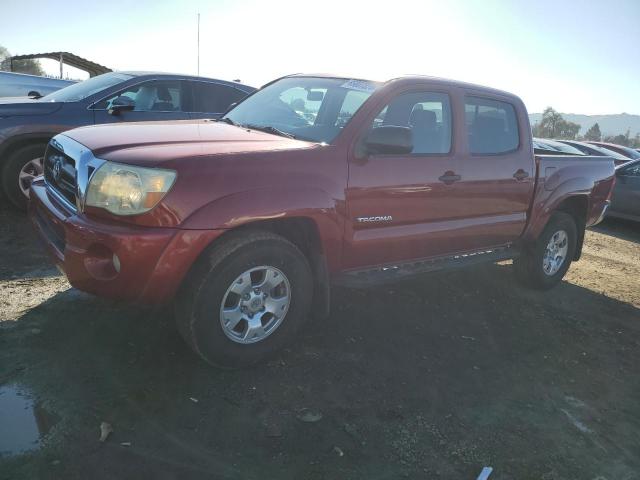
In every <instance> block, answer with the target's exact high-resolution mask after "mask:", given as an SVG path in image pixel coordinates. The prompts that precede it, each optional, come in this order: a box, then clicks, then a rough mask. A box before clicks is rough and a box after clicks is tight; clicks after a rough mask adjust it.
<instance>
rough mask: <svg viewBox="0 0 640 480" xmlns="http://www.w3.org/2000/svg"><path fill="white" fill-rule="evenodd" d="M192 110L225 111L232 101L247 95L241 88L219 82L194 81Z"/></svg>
mask: <svg viewBox="0 0 640 480" xmlns="http://www.w3.org/2000/svg"><path fill="white" fill-rule="evenodd" d="M191 85H193V107H192V108H191V111H192V112H201V113H223V112H226V111H227V109H228V108H229V107H230V106H231V104H232V103H236V102H239V101H240V100H242V99H244V97H246V96H247V94H246V93H244V92H243V91H241V90H238V89H237V88H234V87H230V86H227V85H221V84H219V83H207V82H192V83H191Z"/></svg>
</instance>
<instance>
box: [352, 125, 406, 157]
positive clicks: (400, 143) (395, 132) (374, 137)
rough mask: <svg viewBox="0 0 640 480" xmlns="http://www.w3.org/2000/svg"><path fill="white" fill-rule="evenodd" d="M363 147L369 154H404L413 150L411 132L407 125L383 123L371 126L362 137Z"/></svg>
mask: <svg viewBox="0 0 640 480" xmlns="http://www.w3.org/2000/svg"><path fill="white" fill-rule="evenodd" d="M364 147H365V150H366V152H367V153H370V154H398V155H401V154H406V153H411V151H412V150H413V134H412V133H411V129H410V128H409V127H398V126H395V125H383V126H381V127H376V128H373V129H371V130H370V131H369V133H368V134H367V136H366V137H365V138H364Z"/></svg>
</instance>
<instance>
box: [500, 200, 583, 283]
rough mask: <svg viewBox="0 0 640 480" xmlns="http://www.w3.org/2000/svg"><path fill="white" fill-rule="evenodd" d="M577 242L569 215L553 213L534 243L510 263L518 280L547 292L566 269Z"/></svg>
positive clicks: (571, 218)
mask: <svg viewBox="0 0 640 480" xmlns="http://www.w3.org/2000/svg"><path fill="white" fill-rule="evenodd" d="M576 243H577V228H576V223H575V221H574V219H573V217H572V216H571V215H568V214H566V213H562V212H557V213H554V214H553V216H552V217H551V219H550V220H549V223H547V226H546V227H545V228H544V230H543V232H542V234H541V235H540V237H538V239H537V241H536V243H535V244H533V245H531V246H530V247H529V248H526V249H525V250H524V251H523V252H522V255H521V256H520V257H518V258H516V259H515V260H514V261H513V266H514V269H515V272H516V276H517V277H518V279H519V280H520V281H521V282H522V283H524V284H526V285H527V286H530V287H533V288H537V289H540V290H547V289H550V288H552V287H554V286H555V285H556V284H558V283H559V282H560V281H561V280H562V278H563V277H564V275H565V274H566V273H567V270H569V266H570V265H571V261H572V259H573V257H574V256H575V251H576Z"/></svg>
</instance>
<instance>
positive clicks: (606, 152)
mask: <svg viewBox="0 0 640 480" xmlns="http://www.w3.org/2000/svg"><path fill="white" fill-rule="evenodd" d="M589 146H590V147H591V148H593V149H594V150H596V151H598V152H600V153H601V154H602V155H605V156H607V157H613V158H618V159H621V160H628V158H627V157H625V156H624V155H621V154H619V153H618V152H614V151H613V150H609V149H608V148H605V147H601V146H600V145H593V144H591V145H589Z"/></svg>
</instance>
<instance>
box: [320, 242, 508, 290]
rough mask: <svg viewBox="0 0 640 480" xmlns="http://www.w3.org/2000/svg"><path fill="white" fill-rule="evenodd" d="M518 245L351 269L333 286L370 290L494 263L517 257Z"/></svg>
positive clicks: (333, 280) (338, 277) (334, 278)
mask: <svg viewBox="0 0 640 480" xmlns="http://www.w3.org/2000/svg"><path fill="white" fill-rule="evenodd" d="M519 254H520V252H519V250H518V248H517V247H515V246H508V247H500V248H494V249H487V250H479V251H476V252H469V253H460V254H456V255H451V256H447V257H438V258H432V259H429V260H418V261H412V262H407V263H401V264H398V265H385V266H378V267H375V268H367V269H363V270H350V271H347V272H342V273H340V274H338V275H335V276H334V277H333V278H332V283H333V284H335V285H340V286H344V287H355V288H362V287H370V286H374V285H382V284H385V283H393V282H397V281H399V280H405V279H407V278H411V277H414V276H417V275H421V274H424V273H429V272H437V271H442V270H453V269H458V268H465V267H468V266H471V265H477V264H480V263H494V262H500V261H502V260H510V259H512V258H516V257H518V256H519Z"/></svg>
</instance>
